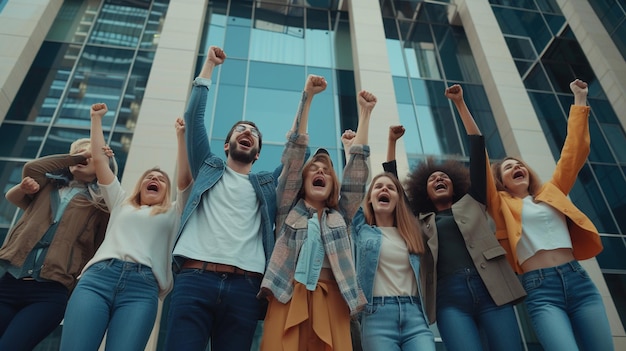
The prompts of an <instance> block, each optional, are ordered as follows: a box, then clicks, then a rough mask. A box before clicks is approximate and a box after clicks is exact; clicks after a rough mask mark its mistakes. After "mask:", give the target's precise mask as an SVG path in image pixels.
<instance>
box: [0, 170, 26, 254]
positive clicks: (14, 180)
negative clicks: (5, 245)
mask: <svg viewBox="0 0 626 351" xmlns="http://www.w3.org/2000/svg"><path fill="white" fill-rule="evenodd" d="M23 167H24V163H23V162H14V161H0V170H2V171H0V184H2V185H3V188H2V194H6V193H7V191H9V189H11V188H12V187H13V186H14V185H16V184H19V183H20V182H21V181H22V168H23ZM16 210H17V206H15V205H14V204H12V203H10V202H9V201H8V200H7V199H6V198H5V197H4V196H0V226H1V227H5V228H6V227H8V226H9V225H10V224H11V221H12V220H13V216H14V215H15V211H16ZM2 240H3V239H2V238H0V242H2Z"/></svg>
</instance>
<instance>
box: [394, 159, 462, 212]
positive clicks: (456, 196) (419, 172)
mask: <svg viewBox="0 0 626 351" xmlns="http://www.w3.org/2000/svg"><path fill="white" fill-rule="evenodd" d="M437 171H440V172H443V173H445V174H447V175H448V177H449V178H450V181H452V186H453V189H454V193H453V194H452V203H455V202H457V201H458V200H460V199H461V198H462V197H463V196H465V194H467V192H468V190H469V187H470V176H469V169H468V168H467V167H465V165H463V164H462V163H461V162H459V161H455V160H446V161H436V160H435V159H434V158H432V157H428V158H427V159H426V160H425V161H424V162H422V163H420V164H419V165H417V166H416V167H415V168H414V169H413V170H412V171H411V173H409V176H408V178H407V180H406V181H405V189H406V193H407V197H408V198H409V202H410V203H411V210H412V211H413V213H414V214H415V215H418V214H419V213H428V212H436V211H437V209H436V208H435V204H434V203H433V202H432V200H431V199H430V197H429V196H428V189H427V186H428V177H430V175H431V174H433V173H434V172H437Z"/></svg>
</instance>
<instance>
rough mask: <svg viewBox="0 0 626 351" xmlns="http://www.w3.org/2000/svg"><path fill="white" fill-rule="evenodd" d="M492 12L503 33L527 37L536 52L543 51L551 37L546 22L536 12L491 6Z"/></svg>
mask: <svg viewBox="0 0 626 351" xmlns="http://www.w3.org/2000/svg"><path fill="white" fill-rule="evenodd" d="M493 13H494V14H495V15H496V19H497V20H498V24H499V25H500V29H502V33H503V34H512V35H516V36H520V37H529V38H530V39H531V40H532V42H533V45H534V46H535V49H536V50H535V51H537V52H541V51H543V49H544V48H545V47H546V45H547V44H548V43H549V41H550V40H551V39H552V34H551V32H550V31H549V30H548V27H547V25H546V22H545V21H544V19H543V17H542V16H541V14H540V13H538V12H532V11H526V10H512V9H506V8H500V7H493Z"/></svg>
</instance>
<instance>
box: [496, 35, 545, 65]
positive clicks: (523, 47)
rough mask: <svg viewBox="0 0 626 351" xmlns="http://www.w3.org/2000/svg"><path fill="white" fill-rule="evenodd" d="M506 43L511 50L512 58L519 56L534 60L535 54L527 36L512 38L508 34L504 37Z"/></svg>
mask: <svg viewBox="0 0 626 351" xmlns="http://www.w3.org/2000/svg"><path fill="white" fill-rule="evenodd" d="M504 40H506V45H507V46H508V47H509V51H511V55H513V58H521V59H525V60H534V59H536V58H537V54H536V53H535V50H534V49H533V44H532V43H531V42H530V40H529V39H528V38H514V37H510V36H506V37H504Z"/></svg>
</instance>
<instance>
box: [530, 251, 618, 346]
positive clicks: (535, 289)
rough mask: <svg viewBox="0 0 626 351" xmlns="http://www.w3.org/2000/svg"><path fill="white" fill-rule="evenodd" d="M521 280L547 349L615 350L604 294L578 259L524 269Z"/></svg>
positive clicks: (533, 322)
mask: <svg viewBox="0 0 626 351" xmlns="http://www.w3.org/2000/svg"><path fill="white" fill-rule="evenodd" d="M521 282H522V285H523V286H524V289H526V292H527V293H528V296H527V297H526V307H527V308H528V314H529V315H530V320H531V322H532V324H533V327H534V329H535V333H536V334H537V338H538V339H539V342H540V343H541V346H543V349H544V350H546V351H560V350H568V351H569V350H572V351H575V350H579V349H580V350H586V351H592V350H603V351H611V350H613V339H612V336H611V329H610V326H609V322H608V318H607V316H606V311H605V309H604V304H603V303H602V297H601V296H600V293H599V292H598V289H597V288H596V286H595V285H594V284H593V281H592V280H591V278H589V275H587V272H586V271H585V270H584V269H583V267H582V266H581V265H580V263H578V261H572V262H569V263H566V264H563V265H560V266H556V267H551V268H543V269H537V270H534V271H530V272H527V273H524V275H523V276H522V277H521Z"/></svg>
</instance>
